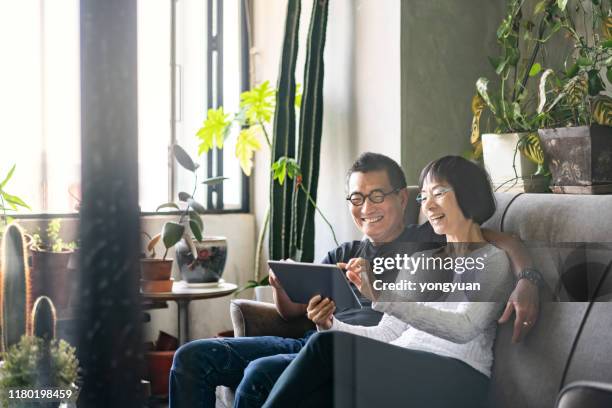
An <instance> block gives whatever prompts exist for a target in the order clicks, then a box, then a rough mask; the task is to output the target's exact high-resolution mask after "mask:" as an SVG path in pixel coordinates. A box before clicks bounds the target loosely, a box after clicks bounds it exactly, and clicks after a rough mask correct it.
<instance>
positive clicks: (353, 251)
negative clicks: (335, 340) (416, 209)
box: [322, 222, 446, 326]
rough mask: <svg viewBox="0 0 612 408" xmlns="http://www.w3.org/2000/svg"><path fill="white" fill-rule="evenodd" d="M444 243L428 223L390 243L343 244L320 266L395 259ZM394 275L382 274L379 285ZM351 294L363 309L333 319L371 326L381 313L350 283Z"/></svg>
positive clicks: (407, 228)
mask: <svg viewBox="0 0 612 408" xmlns="http://www.w3.org/2000/svg"><path fill="white" fill-rule="evenodd" d="M445 243H446V237H444V236H441V235H437V234H436V233H435V232H434V230H433V228H432V227H431V225H430V224H429V222H426V223H424V224H421V225H416V224H410V225H408V226H407V227H406V229H404V231H403V232H402V233H401V234H400V236H399V237H397V238H396V239H395V240H394V241H392V242H387V243H384V244H379V245H373V244H372V243H371V242H370V240H368V239H364V240H363V241H352V242H345V243H343V244H342V245H340V246H339V247H337V248H336V249H334V250H331V251H329V252H328V253H327V256H326V257H325V258H324V259H323V261H322V263H325V264H336V263H338V262H348V261H349V260H350V259H352V258H364V259H367V260H368V261H372V260H373V259H374V258H376V257H395V256H396V254H400V255H403V254H408V255H412V254H414V253H415V252H417V251H425V250H427V249H434V248H439V247H440V246H442V245H444V244H445ZM396 275H397V271H390V272H385V273H383V274H382V275H381V279H382V280H383V281H388V282H393V281H395V276H396ZM351 287H352V288H353V291H354V292H355V294H356V295H357V297H358V298H359V301H360V302H361V304H362V305H363V308H361V309H349V310H345V311H343V312H339V313H337V314H336V315H335V317H336V318H337V319H339V320H340V321H342V322H345V323H349V324H358V325H362V326H375V325H377V324H378V322H379V321H380V319H381V318H382V313H380V312H377V311H375V310H373V309H372V302H370V300H369V299H368V298H366V297H365V296H363V295H362V294H361V293H360V292H359V290H358V289H357V287H356V286H355V285H353V284H352V283H351Z"/></svg>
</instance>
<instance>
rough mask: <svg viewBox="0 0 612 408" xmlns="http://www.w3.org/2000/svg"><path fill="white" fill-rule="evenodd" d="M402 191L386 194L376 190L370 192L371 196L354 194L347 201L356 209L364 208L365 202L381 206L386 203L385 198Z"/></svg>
mask: <svg viewBox="0 0 612 408" xmlns="http://www.w3.org/2000/svg"><path fill="white" fill-rule="evenodd" d="M400 190H401V188H396V189H394V190H391V191H389V192H388V193H385V192H384V191H382V190H379V189H376V190H372V191H370V194H361V193H352V194H351V195H350V196H348V197H346V199H347V201H350V202H351V204H353V205H354V206H355V207H359V206H362V205H363V203H365V200H366V199H368V200H370V202H371V203H374V204H380V203H382V202H383V201H385V198H386V197H387V196H388V195H390V194H393V193H397V192H399V191H400Z"/></svg>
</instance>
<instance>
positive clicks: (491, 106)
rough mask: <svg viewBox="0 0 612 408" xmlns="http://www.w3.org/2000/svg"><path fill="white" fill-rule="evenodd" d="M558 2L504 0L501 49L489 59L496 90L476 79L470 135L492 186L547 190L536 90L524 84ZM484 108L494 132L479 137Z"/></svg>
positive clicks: (535, 66)
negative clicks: (529, 3) (529, 4)
mask: <svg viewBox="0 0 612 408" xmlns="http://www.w3.org/2000/svg"><path fill="white" fill-rule="evenodd" d="M563 3H564V2H563V1H558V0H545V1H540V2H538V3H537V4H536V6H535V8H534V9H533V10H532V13H527V10H526V6H525V4H524V2H523V1H520V0H508V1H507V12H506V16H505V18H504V20H503V21H502V23H501V24H500V26H499V28H498V29H497V32H496V37H497V42H498V43H499V45H500V48H501V55H499V56H498V57H494V58H490V59H489V60H490V62H491V64H492V66H493V69H494V70H495V73H496V74H497V80H498V85H499V88H498V91H496V92H495V91H492V89H490V86H489V80H488V79H486V78H479V79H478V81H477V82H476V91H477V94H476V96H475V97H474V99H473V101H472V112H473V114H474V118H473V122H472V135H471V139H470V141H471V143H472V145H473V147H474V154H473V155H474V158H479V157H480V155H481V154H482V156H483V160H484V164H485V167H486V168H487V170H488V171H489V174H490V175H491V179H492V182H493V185H494V187H495V188H496V189H502V190H506V191H507V190H517V191H529V192H538V191H546V190H547V186H548V178H547V177H546V176H547V169H546V166H545V164H544V156H543V154H542V151H541V148H540V146H539V139H538V137H537V133H536V131H537V128H538V123H539V122H538V115H537V112H536V111H535V105H536V103H535V102H534V100H535V96H534V95H533V92H530V90H529V88H530V85H531V84H530V80H531V79H532V78H533V77H535V76H536V75H537V74H538V73H539V72H540V71H541V70H542V65H541V62H542V57H541V55H540V54H541V51H542V48H543V47H544V45H545V44H546V43H547V42H548V41H550V39H551V38H552V37H553V36H554V35H555V34H556V33H558V31H559V30H560V28H561V26H560V23H559V21H558V19H559V15H560V14H563V12H564V10H563V8H564V7H565V6H564V4H563ZM534 21H537V24H536V23H535V22H534ZM532 82H533V81H532ZM483 113H486V114H487V115H490V116H491V117H492V118H493V121H494V123H495V125H494V127H493V132H489V133H485V134H483V135H482V137H481V132H480V121H481V120H480V119H481V115H482V114H483Z"/></svg>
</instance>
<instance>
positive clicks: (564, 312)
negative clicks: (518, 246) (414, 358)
mask: <svg viewBox="0 0 612 408" xmlns="http://www.w3.org/2000/svg"><path fill="white" fill-rule="evenodd" d="M415 194H416V190H415V188H411V197H414V195H415ZM496 197H497V201H498V209H497V211H496V213H495V215H494V216H493V217H492V218H491V219H490V220H489V221H488V222H487V223H486V225H485V226H486V227H488V228H492V229H496V230H500V231H504V232H509V233H512V234H514V235H516V236H518V237H519V238H520V239H521V240H523V241H524V242H525V243H526V245H527V247H528V248H529V250H530V252H532V255H533V256H534V259H535V262H536V265H537V267H538V269H539V270H540V271H542V273H543V275H544V278H545V280H546V286H547V289H546V290H543V291H542V294H541V300H542V301H541V307H540V317H539V320H538V322H537V324H536V325H535V327H534V328H533V330H532V331H531V333H530V334H529V336H528V337H527V338H526V339H525V340H524V341H523V342H522V343H520V344H512V343H511V337H512V325H511V324H505V325H503V326H500V327H499V328H498V335H497V340H496V344H495V362H494V367H493V377H492V387H491V394H490V399H489V406H491V407H499V408H505V407H521V408H528V407H533V408H541V407H551V408H552V407H555V405H556V401H557V398H558V394H559V391H560V390H561V389H562V388H563V387H564V386H566V385H568V384H570V383H572V382H575V381H596V382H600V383H602V382H603V383H612V303H610V301H612V272H610V273H607V272H609V271H610V269H611V265H612V264H611V261H612V196H578V195H556V194H509V193H496ZM406 218H407V219H406V221H407V222H412V223H414V222H418V221H419V218H418V209H417V208H416V206H411V207H410V208H408V209H407V214H406ZM589 299H594V300H595V301H591V302H589V301H588V300H589ZM570 300H573V301H572V302H569V301H570ZM576 300H579V301H576ZM230 309H231V310H230V311H231V317H232V322H233V325H234V331H235V334H236V336H258V335H279V336H288V337H296V336H300V335H301V334H302V333H303V332H304V331H305V330H306V329H307V328H309V327H312V326H311V325H310V323H309V322H308V321H307V320H305V319H304V320H300V321H297V322H291V324H289V323H287V322H285V321H283V320H282V319H281V318H280V317H279V316H278V314H277V313H276V310H275V308H274V306H273V305H271V304H266V303H259V302H254V301H249V300H234V301H233V302H232V304H231V308H230ZM588 389H590V388H588ZM597 389H598V390H599V391H598V392H599V393H603V394H606V393H607V392H608V393H609V392H610V390H608V391H606V390H607V388H606V386H605V385H604V386H603V388H597ZM568 390H569V392H566V391H565V390H564V394H559V404H560V405H559V406H563V408H569V407H574V408H575V407H589V406H598V405H596V404H595V403H593V405H591V403H588V402H586V401H591V400H581V399H580V398H581V397H580V396H581V395H582V396H584V395H587V396H589V395H590V396H592V395H593V393H590V394H589V392H578V391H576V390H583V388H580V387H573V386H569V387H568ZM602 390H603V391H602ZM219 391H220V396H221V397H222V398H220V399H219V401H218V406H223V405H224V404H223V402H225V404H227V403H228V402H229V401H228V399H231V392H229V390H219ZM576 395H578V397H576ZM597 395H600V394H597ZM563 396H565V397H563ZM562 397H563V398H562ZM572 398H573V399H572ZM223 400H225V401H223ZM596 400H597V399H596ZM568 401H569V402H568ZM572 401H573V402H572ZM607 401H610V400H609V399H608V400H607ZM576 404H577V405H576ZM605 406H608V405H605Z"/></svg>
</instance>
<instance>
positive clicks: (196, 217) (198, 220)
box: [189, 211, 204, 231]
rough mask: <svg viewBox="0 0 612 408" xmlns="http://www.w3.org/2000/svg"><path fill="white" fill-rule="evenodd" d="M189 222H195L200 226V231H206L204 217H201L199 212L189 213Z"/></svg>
mask: <svg viewBox="0 0 612 408" xmlns="http://www.w3.org/2000/svg"><path fill="white" fill-rule="evenodd" d="M189 221H193V222H195V223H196V224H198V227H200V231H203V230H204V222H203V221H202V217H200V214H198V213H197V212H195V211H189Z"/></svg>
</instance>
